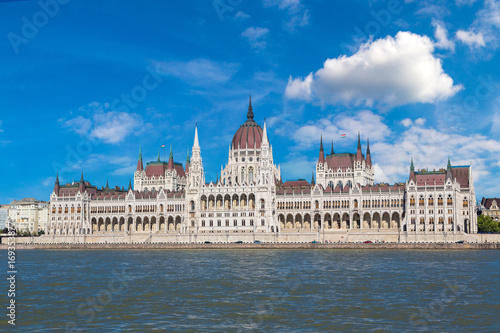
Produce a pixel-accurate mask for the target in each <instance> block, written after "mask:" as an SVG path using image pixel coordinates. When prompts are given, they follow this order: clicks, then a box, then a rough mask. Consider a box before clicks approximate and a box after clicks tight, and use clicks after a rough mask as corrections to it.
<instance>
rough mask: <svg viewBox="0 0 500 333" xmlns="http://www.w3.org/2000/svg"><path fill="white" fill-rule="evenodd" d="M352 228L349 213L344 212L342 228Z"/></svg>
mask: <svg viewBox="0 0 500 333" xmlns="http://www.w3.org/2000/svg"><path fill="white" fill-rule="evenodd" d="M350 228H351V221H350V219H349V214H347V213H344V214H343V215H342V229H350Z"/></svg>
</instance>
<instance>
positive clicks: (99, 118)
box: [61, 102, 144, 144]
mask: <svg viewBox="0 0 500 333" xmlns="http://www.w3.org/2000/svg"><path fill="white" fill-rule="evenodd" d="M80 111H81V112H84V113H86V116H82V115H79V116H77V117H74V118H72V119H68V120H61V122H62V123H63V126H65V127H67V128H68V129H69V130H71V131H72V132H75V133H76V134H79V135H81V136H87V137H89V138H92V139H98V140H101V141H103V142H105V143H112V144H114V143H119V142H122V141H123V140H124V139H125V138H126V137H127V136H128V135H130V134H134V133H138V132H140V131H141V130H142V128H143V125H144V122H143V120H142V117H141V116H140V115H138V114H136V113H127V112H117V111H112V110H110V109H109V104H107V103H105V104H100V103H97V102H93V103H91V104H89V105H88V106H86V107H81V108H80Z"/></svg>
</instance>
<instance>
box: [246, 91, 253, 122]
mask: <svg viewBox="0 0 500 333" xmlns="http://www.w3.org/2000/svg"><path fill="white" fill-rule="evenodd" d="M247 120H253V110H252V95H250V97H249V98H248V112H247Z"/></svg>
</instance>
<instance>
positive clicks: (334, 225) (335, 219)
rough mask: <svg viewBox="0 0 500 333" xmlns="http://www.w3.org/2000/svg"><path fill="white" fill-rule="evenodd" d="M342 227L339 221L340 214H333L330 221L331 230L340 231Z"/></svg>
mask: <svg viewBox="0 0 500 333" xmlns="http://www.w3.org/2000/svg"><path fill="white" fill-rule="evenodd" d="M341 227H342V223H341V219H340V214H339V213H335V214H333V221H332V228H333V229H340V228H341Z"/></svg>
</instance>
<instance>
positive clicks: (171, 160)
mask: <svg viewBox="0 0 500 333" xmlns="http://www.w3.org/2000/svg"><path fill="white" fill-rule="evenodd" d="M167 168H168V169H169V170H173V169H174V154H173V153H172V144H170V154H169V155H168V166H167Z"/></svg>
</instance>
